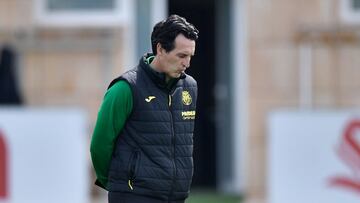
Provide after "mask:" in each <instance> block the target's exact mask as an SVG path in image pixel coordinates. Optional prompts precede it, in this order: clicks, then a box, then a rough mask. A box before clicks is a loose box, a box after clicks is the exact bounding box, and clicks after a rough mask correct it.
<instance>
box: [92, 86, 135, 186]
mask: <svg viewBox="0 0 360 203" xmlns="http://www.w3.org/2000/svg"><path fill="white" fill-rule="evenodd" d="M132 107H133V98H132V92H131V89H130V86H129V84H128V83H127V82H126V81H119V82H117V83H115V84H114V85H113V86H112V87H110V88H109V89H108V91H107V92H106V93H105V96H104V99H103V102H102V104H101V107H100V109H99V112H98V116H97V120H96V124H95V128H94V132H93V135H92V138H91V144H90V153H91V159H92V163H93V166H94V169H95V173H96V177H97V180H96V182H95V184H96V185H98V186H100V187H102V188H104V189H107V182H108V171H109V167H110V161H111V156H112V153H113V149H114V146H115V141H116V138H117V136H118V135H119V133H120V131H121V130H122V128H123V127H124V125H125V122H126V119H127V118H128V116H129V115H130V113H131V111H132Z"/></svg>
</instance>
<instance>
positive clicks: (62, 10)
mask: <svg viewBox="0 0 360 203" xmlns="http://www.w3.org/2000/svg"><path fill="white" fill-rule="evenodd" d="M64 2H65V3H64ZM103 11H105V12H103ZM168 13H177V14H179V15H183V16H185V17H186V18H187V19H188V20H189V21H190V22H193V23H194V24H195V25H196V26H197V27H199V29H200V39H199V42H198V44H197V50H196V52H197V53H196V56H195V57H194V59H193V62H192V68H191V69H189V73H190V74H192V75H194V77H195V78H196V79H197V80H198V83H199V88H200V92H199V94H200V97H199V110H198V111H199V112H198V121H197V125H196V128H197V129H196V137H195V141H196V142H195V143H196V144H198V145H197V146H198V147H195V160H196V161H197V162H198V163H199V164H198V166H197V168H196V169H195V179H194V184H195V185H199V186H210V187H217V188H218V189H219V191H223V192H232V193H233V192H237V193H242V194H245V195H247V196H248V197H249V199H253V198H254V199H263V198H265V197H266V180H267V177H266V169H267V155H266V150H267V149H266V147H267V128H266V121H267V115H268V113H269V112H271V111H273V110H274V109H278V108H295V109H315V108H325V109H338V108H350V107H359V106H360V96H359V94H357V92H359V91H360V82H359V80H358V77H359V76H360V69H359V68H358V67H359V65H360V58H359V57H358V56H359V54H360V49H359V39H360V38H359V32H360V26H359V25H360V1H357V0H311V1H310V0H308V1H296V0H267V1H266V0H251V1H250V0H249V1H246V0H224V1H220V0H219V1H217V0H211V1H200V0H193V1H190V0H183V1H176V0H169V1H167V0H149V1H146V0H136V1H131V0H106V1H105V0H103V1H95V0H92V1H83V0H77V1H65V0H1V1H0V46H2V45H4V44H11V45H12V46H14V47H15V48H16V50H17V52H18V53H19V57H18V60H19V61H18V64H19V65H18V70H17V76H18V81H19V82H20V84H19V86H20V89H21V91H22V93H23V100H24V103H25V104H26V105H28V106H69V107H73V106H79V107H83V108H85V109H86V110H87V111H88V113H89V116H90V124H91V126H89V138H90V135H91V132H92V128H93V123H94V122H95V119H96V114H97V110H98V107H99V105H100V103H101V100H102V97H103V94H104V91H105V89H106V87H107V85H108V83H109V82H110V81H111V80H112V78H114V77H116V76H117V75H119V74H121V73H122V72H124V71H125V70H127V69H129V68H131V67H133V66H134V65H135V64H136V63H137V60H138V58H139V57H140V56H141V55H142V54H143V53H144V52H147V51H150V40H149V35H150V33H151V28H152V26H153V25H154V23H155V22H157V21H158V20H160V19H162V18H164V17H165V16H167V14H168ZM201 173H203V174H204V175H201Z"/></svg>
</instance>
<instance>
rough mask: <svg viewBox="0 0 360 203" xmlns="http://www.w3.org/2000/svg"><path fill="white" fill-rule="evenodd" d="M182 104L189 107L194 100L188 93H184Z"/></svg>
mask: <svg viewBox="0 0 360 203" xmlns="http://www.w3.org/2000/svg"><path fill="white" fill-rule="evenodd" d="M182 102H183V104H184V105H187V106H188V105H190V104H191V102H192V98H191V95H190V93H189V92H188V91H183V92H182Z"/></svg>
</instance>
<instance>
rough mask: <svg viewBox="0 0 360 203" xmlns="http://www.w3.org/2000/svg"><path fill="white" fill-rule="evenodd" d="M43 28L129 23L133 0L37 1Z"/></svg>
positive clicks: (37, 13) (37, 17)
mask: <svg viewBox="0 0 360 203" xmlns="http://www.w3.org/2000/svg"><path fill="white" fill-rule="evenodd" d="M35 2H36V4H35V18H36V23H37V24H38V25H41V26H65V27H81V26H85V27H88V26H90V27H104V26H121V25H124V24H126V23H128V22H129V15H130V12H131V11H130V10H131V9H130V7H131V5H130V4H131V2H133V0H35Z"/></svg>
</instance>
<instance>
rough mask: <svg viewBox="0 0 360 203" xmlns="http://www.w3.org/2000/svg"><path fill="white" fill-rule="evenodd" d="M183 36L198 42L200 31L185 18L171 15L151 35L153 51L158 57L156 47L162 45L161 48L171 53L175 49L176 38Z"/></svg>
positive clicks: (158, 24)
mask: <svg viewBox="0 0 360 203" xmlns="http://www.w3.org/2000/svg"><path fill="white" fill-rule="evenodd" d="M179 34H183V35H184V36H185V37H186V38H188V39H190V40H194V41H196V40H197V39H198V34H199V31H198V30H197V29H196V28H195V26H194V25H192V24H191V23H189V22H187V21H186V19H185V18H184V17H181V16H178V15H171V16H169V17H168V18H167V19H165V20H163V21H160V22H158V23H157V24H156V25H155V26H154V29H153V31H152V33H151V46H152V51H153V53H154V54H155V55H156V45H157V44H158V43H160V44H161V47H162V48H164V49H165V50H166V52H170V51H171V50H173V49H174V48H175V43H174V41H175V38H176V37H177V36H178V35H179Z"/></svg>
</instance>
